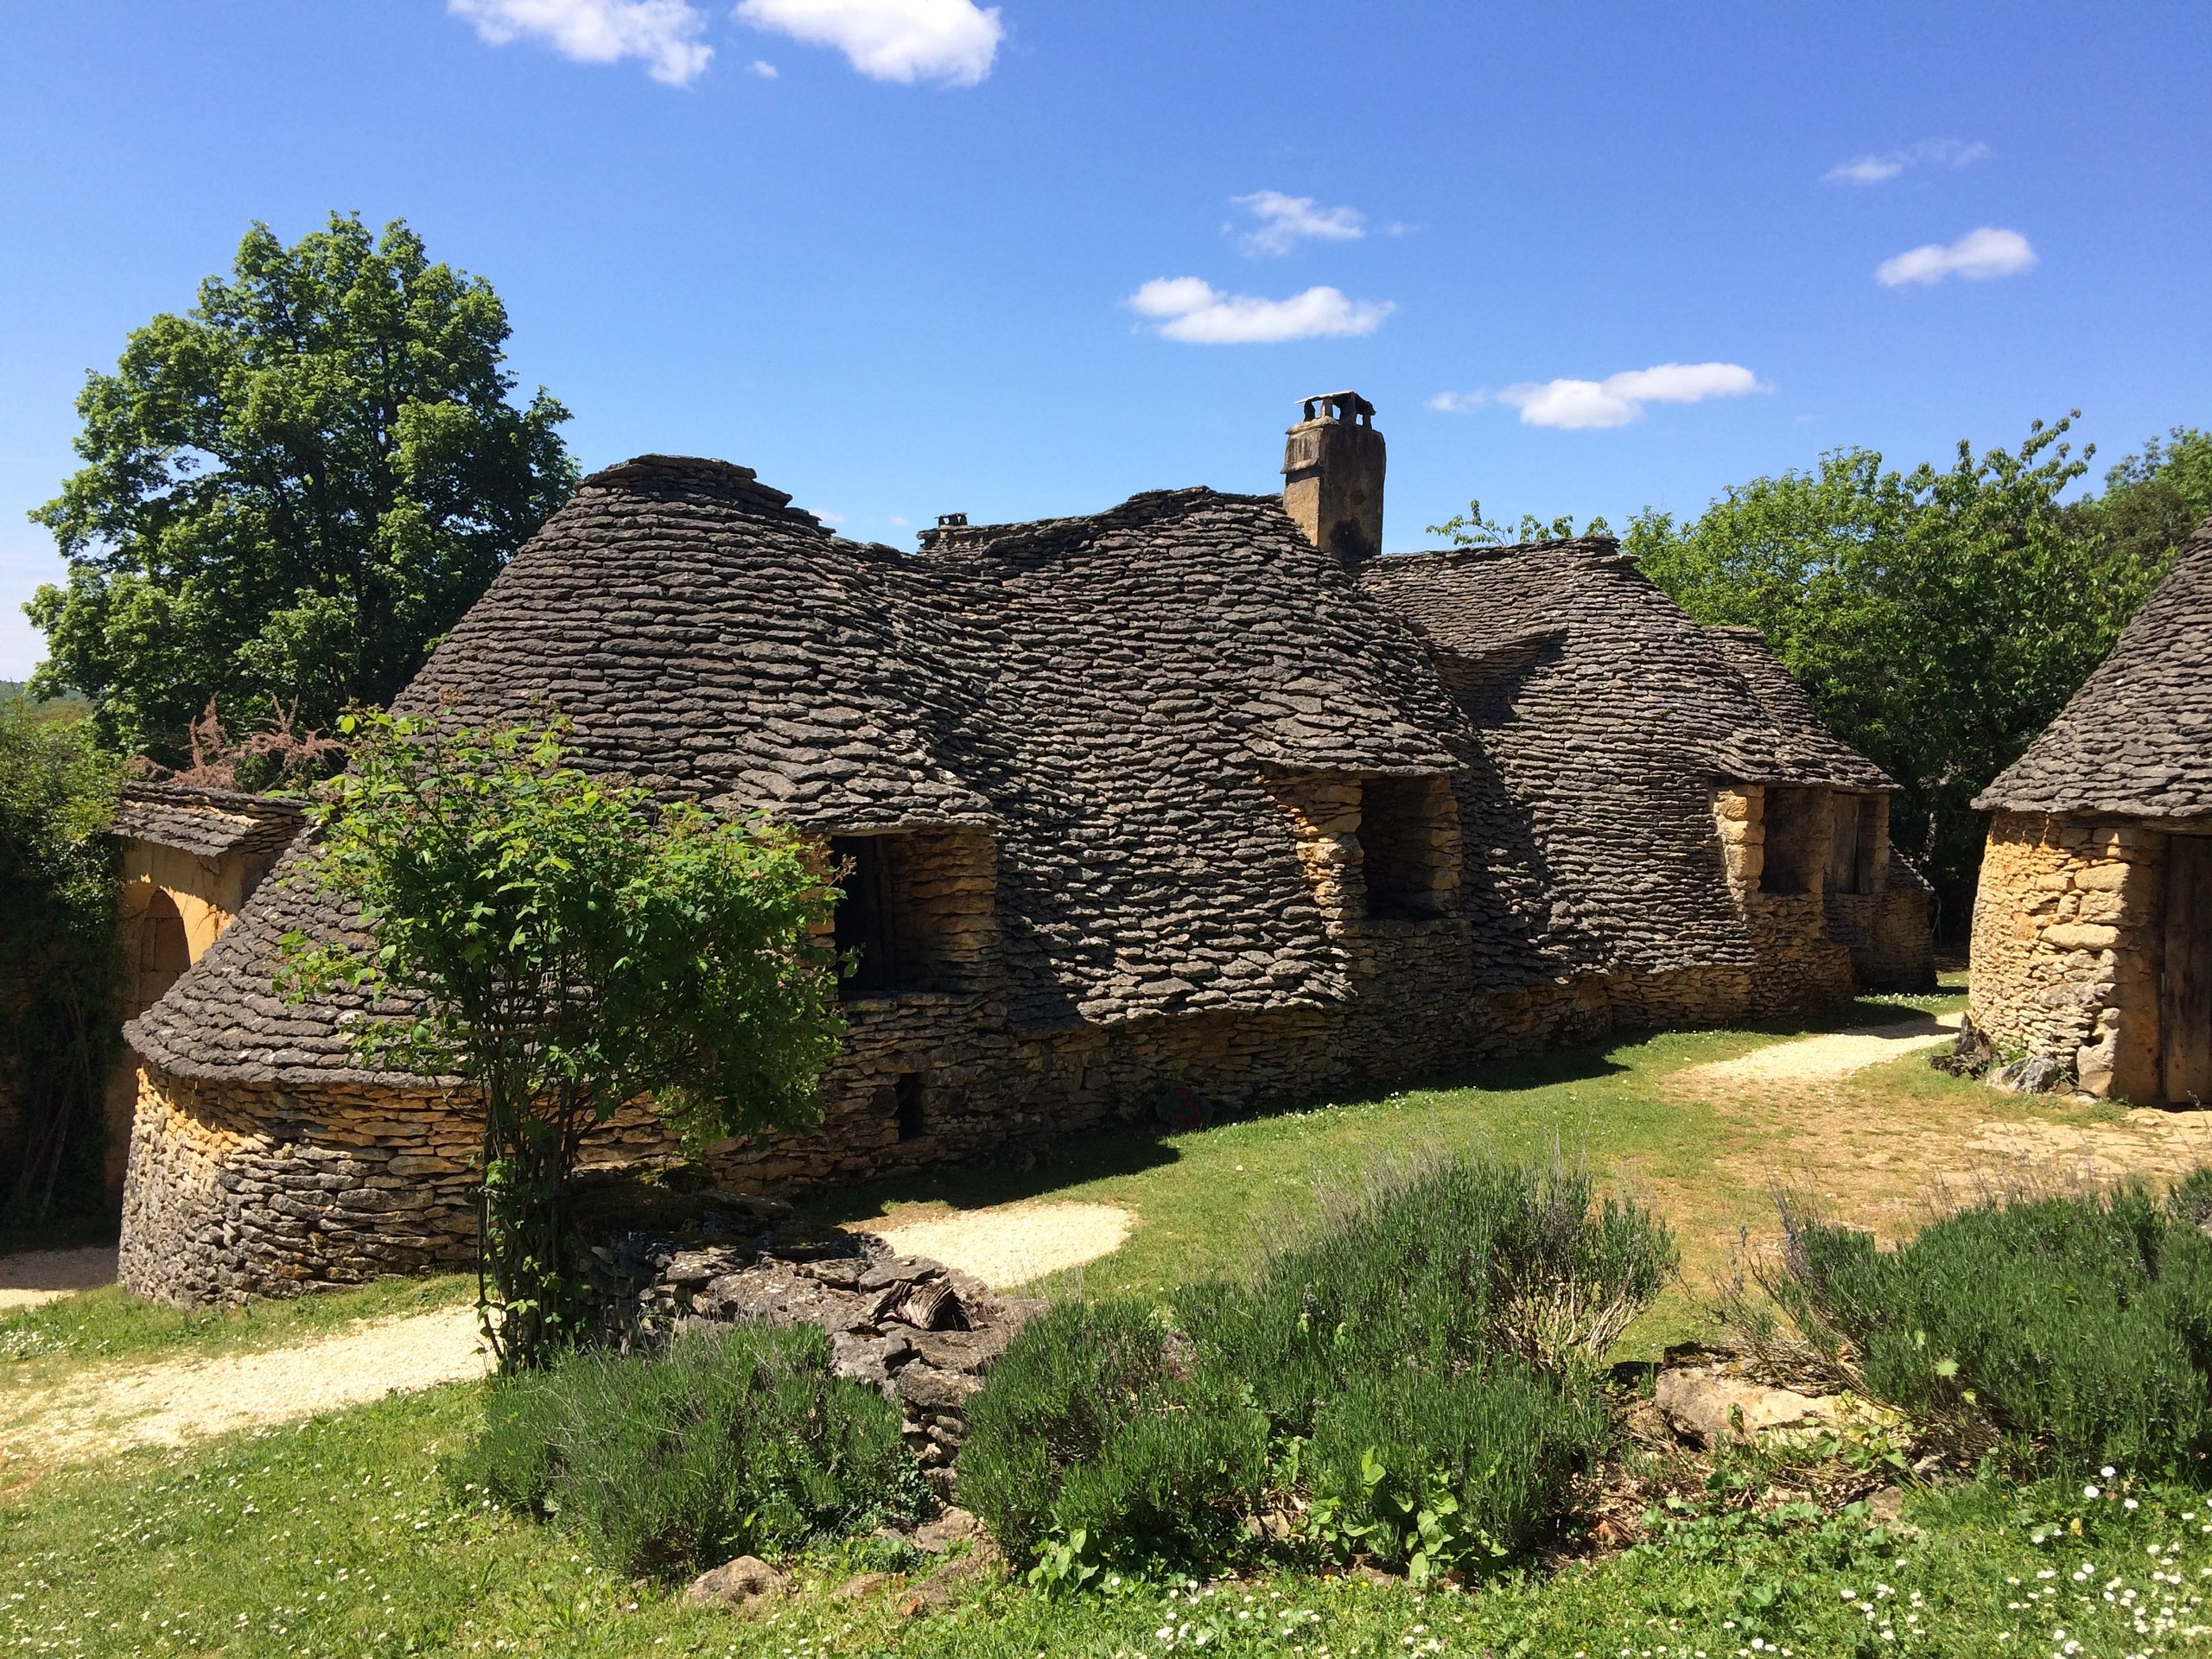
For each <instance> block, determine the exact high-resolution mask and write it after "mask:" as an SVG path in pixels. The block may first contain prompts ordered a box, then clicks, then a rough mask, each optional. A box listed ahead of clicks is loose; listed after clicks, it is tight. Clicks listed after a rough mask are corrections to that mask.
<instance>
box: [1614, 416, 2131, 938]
mask: <svg viewBox="0 0 2212 1659" xmlns="http://www.w3.org/2000/svg"><path fill="white" fill-rule="evenodd" d="M2074 419H2075V416H2069V417H2068V418H2067V419H2065V420H2062V421H2060V422H2057V423H2056V424H2054V425H2050V426H2045V425H2044V423H2042V422H2040V421H2038V422H2037V423H2034V424H2033V425H2032V426H2031V428H2030V430H2029V435H2028V437H2027V439H2026V441H2025V442H2023V443H2022V444H2021V445H2020V447H2019V448H2018V450H2017V451H2010V450H2006V449H2003V448H1995V449H1991V450H1989V451H1988V452H1987V453H1986V454H1982V455H1980V456H1979V457H1977V456H1976V455H1975V454H1974V452H1973V450H1972V448H1971V447H1970V446H1968V445H1967V444H1966V443H1964V442H1961V444H1960V445H1959V450H1958V456H1957V459H1956V461H1955V462H1954V464H1953V465H1952V466H1951V467H1949V468H1948V469H1947V470H1942V471H1938V470H1937V469H1936V468H1935V467H1931V466H1928V465H1924V464H1923V465H1922V466H1920V467H1915V468H1914V469H1913V470H1912V471H1910V472H1909V473H1900V472H1898V471H1897V470H1896V469H1894V468H1889V467H1885V466H1884V465H1883V461H1882V457H1881V456H1880V455H1879V454H1876V453H1874V452H1873V451H1872V450H1866V449H1843V450H1837V451H1834V452H1833V453H1831V454H1826V455H1823V456H1822V457H1821V461H1820V465H1819V467H1818V468H1817V470H1815V471H1814V472H1811V473H1798V472H1789V473H1784V474H1782V475H1781V476H1780V477H1778V478H1761V479H1758V480H1753V481H1752V482H1751V483H1749V484H1745V485H1743V486H1738V487H1735V488H1732V489H1730V490H1729V491H1728V492H1727V493H1726V495H1724V496H1723V497H1722V498H1721V499H1719V500H1717V501H1715V502H1713V504H1712V505H1711V506H1709V507H1708V508H1707V510H1706V511H1705V512H1704V513H1703V514H1701V515H1700V516H1699V517H1698V518H1695V519H1693V520H1691V521H1689V522H1688V523H1686V524H1677V523H1676V522H1675V519H1674V518H1672V517H1671V516H1670V515H1669V514H1666V513H1662V512H1651V511H1648V510H1647V511H1646V512H1643V513H1642V514H1640V515H1638V517H1637V518H1636V520H1635V521H1634V522H1633V523H1632V524H1630V528H1629V531H1628V534H1627V536H1626V537H1625V538H1624V545H1625V546H1626V547H1627V549H1628V550H1630V552H1632V553H1635V554H1637V556H1639V557H1640V558H1641V560H1642V562H1643V569H1644V570H1645V572H1646V573H1647V574H1648V575H1650V577H1651V578H1652V580H1653V581H1655V582H1657V583H1658V584H1659V585H1660V586H1661V587H1662V588H1665V589H1666V590H1667V591H1668V592H1669V594H1672V595H1673V596H1674V597H1675V600H1676V601H1679V602H1680V603H1681V606H1682V607H1683V608H1684V609H1685V610H1687V611H1688V613H1690V614H1691V615H1692V616H1694V617H1695V618H1697V619H1698V620H1700V621H1701V622H1729V623H1739V624H1749V625H1751V626H1754V627H1758V628H1760V629H1762V630H1764V632H1765V634H1766V637H1767V639H1768V642H1769V643H1770V645H1772V646H1773V647H1774V649H1775V652H1776V653H1777V655H1778V656H1779V657H1780V658H1782V660H1783V663H1784V664H1787V665H1788V666H1789V670H1790V671H1791V672H1793V673H1794V674H1796V676H1797V677H1798V678H1799V679H1801V680H1802V681H1803V682H1804V683H1805V685H1806V688H1807V689H1808V691H1809V692H1810V693H1811V695H1812V697H1813V701H1814V703H1815V707H1817V708H1818V709H1819V710H1820V714H1821V718H1822V720H1824V721H1826V722H1827V726H1828V728H1829V729H1831V730H1832V731H1834V733H1835V734H1836V735H1837V736H1838V737H1840V738H1841V739H1842V740H1843V741H1845V742H1847V743H1848V744H1850V745H1852V747H1854V748H1856V749H1858V750H1859V751H1860V752H1861V753H1864V754H1866V756H1867V757H1868V758H1869V759H1871V760H1873V761H1874V762H1875V763H1876V764H1877V765H1878V766H1881V767H1882V768H1883V769H1884V770H1885V771H1886V772H1889V773H1890V775H1891V777H1893V778H1895V779H1897V782H1898V783H1899V784H1900V785H1902V786H1903V790H1904V794H1903V798H1902V799H1901V800H1900V801H1899V802H1898V804H1897V809H1896V811H1895V813H1894V815H1893V817H1892V820H1891V823H1892V831H1893V836H1894V838H1895V841H1896V844H1897V848H1898V849H1899V850H1901V851H1902V852H1904V853H1905V854H1906V855H1908V856H1910V857H1911V858H1912V859H1914V860H1915V861H1916V862H1918V863H1919V864H1920V865H1921V866H1922V868H1923V870H1924V871H1925V872H1926V873H1927V874H1928V876H1929V880H1931V881H1932V882H1933V883H1934V885H1935V887H1936V892H1937V893H1938V895H1939V896H1940V898H1941V899H1942V906H1943V916H1944V926H1945V931H1947V932H1951V933H1955V932H1956V931H1957V930H1958V929H1960V928H1961V927H1962V926H1963V925H1964V924H1965V921H1966V918H1967V915H1968V914H1969V913H1970V910H1971V906H1972V903H1973V897H1974V879H1975V876H1976V874H1977V872H1978V871H1979V869H1980V857H1981V839H1982V834H1983V823H1982V819H1981V817H1980V814H1978V813H1976V812H1974V810H1972V808H1971V806H1970V804H1969V803H1971V802H1972V800H1973V799H1974V796H1975V795H1976V794H1978V793H1979V792H1980V791H1981V790H1982V789H1984V788H1985V787H1986V786H1987V785H1988V784H1989V782H1990V780H1991V779H1993V778H1994V777H1995V776H1996V775H1997V773H1998V772H2000V771H2002V770H2003V769H2004V767H2005V766H2007V765H2009V764H2010V763H2011V762H2012V760H2015V759H2016V758H2017V757H2018V755H2019V753H2020V751H2021V750H2022V749H2023V748H2024V747H2026V746H2027V744H2028V743H2029V742H2030V741H2031V740H2032V739H2033V738H2034V737H2035V735H2036V734H2037V733H2038V732H2040V731H2041V730H2042V729H2043V728H2044V727H2045V726H2046V725H2048V724H2049V723H2050V721H2051V719H2052V718H2053V717H2054V716H2055V715H2056V714H2057V713H2058V711H2059V709H2061V708H2063V706H2064V704H2065V702H2066V700H2067V698H2068V697H2069V696H2072V695H2073V693H2074V692H2075V690H2077V689H2078V688H2079V687H2080V685H2081V683H2082V681H2083V680H2084V679H2085V678H2087V677H2088V673H2089V671H2090V670H2091V669H2092V668H2094V666H2095V665H2096V664H2097V663H2098V662H2099V661H2100V660H2101V658H2103V656H2104V654H2105V652H2107V651H2108V650H2109V649H2111V646H2112V644H2113V640H2114V639H2116V638H2117V637H2118V635H2119V632H2120V628H2121V627H2122V626H2125V625H2126V621H2127V619H2128V618H2129V617H2130V616H2131V615H2133V613H2134V610H2135V607H2136V606H2137V605H2138V604H2139V603H2140V602H2141V601H2142V599H2143V597H2144V595H2145V594H2147V593H2148V592H2149V591H2150V589H2151V588H2152V586H2153V585H2154V584H2155V583H2156V582H2157V581H2158V577H2159V576H2160V575H2162V574H2164V567H2165V561H2166V557H2167V556H2168V555H2169V554H2170V553H2171V542H2166V543H2160V541H2159V539H2158V537H2156V536H2152V537H2147V538H2145V537H2134V538H2130V537H2119V536H2114V535H2112V534H2108V533H2107V522H2108V521H2107V518H2105V517H2104V516H2101V514H2100V513H2098V512H2083V511H2081V510H2078V509H2077V508H2072V507H2068V506H2064V505H2061V503H2060V501H2059V499H2058V498H2059V496H2060V494H2061V493H2062V492H2063V491H2064V490H2065V489H2066V488H2067V486H2069V485H2070V484H2071V483H2072V482H2073V481H2074V480H2075V479H2077V478H2079V477H2080V476H2081V475H2082V473H2083V472H2084V471H2085V470H2086V468H2087V463H2088V455H2089V454H2094V450H2090V451H2087V452H2085V453H2084V454H2083V455H2082V457H2080V458H2078V459H2077V458H2075V456H2074V455H2073V454H2072V453H2071V450H2070V448H2069V445H2068V444H2067V443H2066V442H2065V441H2064V439H2065V435H2066V433H2067V431H2068V430H2069V427H2070V426H2071V424H2072V422H2073V420H2074ZM2151 470H2152V472H2153V473H2159V472H2163V470H2164V468H2163V467H2158V466H2152V468H2151Z"/></svg>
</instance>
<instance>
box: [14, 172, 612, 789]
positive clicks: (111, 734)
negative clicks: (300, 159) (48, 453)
mask: <svg viewBox="0 0 2212 1659" xmlns="http://www.w3.org/2000/svg"><path fill="white" fill-rule="evenodd" d="M507 335H508V326H507V315H506V311H505V308H504V307H503V306H502V305H501V304H500V302H499V296H497V295H496V294H494V293H493V291H492V289H491V286H490V284H488V283H485V282H484V281H482V280H481V279H480V278H475V277H469V276H467V275H466V274H464V273H462V272H460V271H456V270H454V269H453V268H452V267H450V266H448V265H444V264H432V263H430V260H429V255H428V254H427V253H426V252H425V251H424V248H423V242H422V239H421V238H419V237H417V236H416V234H415V232H412V231H410V229H409V228H408V227H407V226H406V225H405V223H404V221H399V220H394V221H393V222H392V223H391V224H390V225H387V226H385V229H384V231H383V232H382V234H381V235H380V236H372V234H371V232H369V231H368V229H367V228H366V227H365V226H363V225H362V223H361V221H360V219H359V217H358V216H354V217H343V216H340V215H338V214H335V213H334V214H332V215H331V217H330V220H329V223H328V224H327V226H325V227H324V228H323V229H321V230H320V231H316V232H311V233H310V234H308V235H307V236H305V237H303V238H301V240H300V241H299V242H298V243H296V245H293V246H291V247H286V246H284V245H283V244H282V243H281V242H279V241H278V240H277V238H276V236H275V235H274V234H272V233H271V232H270V230H269V228H268V227H267V226H264V225H258V224H257V225H256V226H254V227H253V229H252V230H251V232H248V233H247V235H246V237H245V240H244V241H243V242H242V243H241V244H240V245H239V246H238V257H237V260H236V262H235V264H234V265H233V268H232V274H231V276H230V277H229V279H228V280H225V279H223V278H221V277H209V278H207V280H206V281H204V282H203V283H201V284H200V294H199V303H198V304H197V305H195V306H194V308H192V309H191V310H190V311H189V312H188V313H187V314H185V315H182V316H177V315H169V314H166V313H165V314H163V315H159V316H156V318H154V320H153V321H151V322H149V323H148V324H147V325H146V326H145V327H143V328H140V329H137V330H136V331H134V332H133V333H132V334H130V337H129V340H127V342H126V343H125V345H124V351H123V355H122V358H121V359H120V361H119V362H118V364H117V365H116V369H115V372H113V373H111V374H99V373H95V374H92V375H91V376H89V377H88V378H87V379H86V385H85V389H84V391H83V392H82V393H81V394H79V397H78V399H77V412H78V415H79V417H80V419H81V421H82V423H83V425H82V429H81V431H80V432H79V435H78V437H77V440H76V449H77V453H78V454H79V456H81V457H82V458H83V460H84V461H85V463H86V464H85V466H84V467H83V468H82V469H81V470H79V472H77V473H75V474H73V475H72V476H71V477H70V478H69V479H68V480H67V481H66V482H65V483H64V484H63V486H62V489H61V493H60V495H59V496H57V497H56V498H55V499H54V500H52V501H49V502H48V503H47V504H46V505H44V506H42V507H41V508H39V509H38V510H37V511H36V512H34V513H33V514H32V515H31V516H32V518H34V519H35V521H37V522H38V523H41V524H44V525H46V526H47V527H48V529H49V530H51V531H53V533H54V539H55V541H56V542H57V543H59V545H60V551H61V553H62V554H63V556H65V557H67V559H68V561H69V565H70V569H69V576H68V581H67V585H66V586H60V587H57V586H53V585H48V586H46V587H42V588H40V589H39V591H38V593H37V594H36V596H35V598H34V599H33V600H32V601H31V602H30V603H29V606H28V607H26V609H27V611H28V612H29V615H30V617H31V620H33V621H34V622H35V624H36V625H37V626H39V627H41V629H43V630H44V631H45V632H46V634H47V643H48V652H49V655H48V661H47V662H46V663H45V664H42V665H41V667H40V669H39V670H38V671H37V674H36V677H35V679H34V682H33V686H34V689H35V690H36V691H38V692H39V693H41V695H52V694H54V693H57V692H60V691H63V690H71V689H73V690H79V691H82V692H83V693H85V694H86V696H90V697H91V698H92V700H93V702H95V703H96V704H97V706H98V714H97V716H96V718H97V721H98V722H99V729H100V732H101V734H102V736H103V737H104V738H105V739H106V740H107V741H109V742H111V743H112V744H115V745H118V746H119V747H122V748H124V749H125V750H135V751H140V752H144V753H150V754H152V755H154V756H155V757H156V759H158V760H164V761H174V760H177V759H179V758H180V757H181V753H182V752H183V750H184V747H185V734H186V728H187V726H188V722H190V721H192V720H194V718H195V717H199V716H201V715H204V714H205V713H207V712H208V711H209V704H210V701H211V699H212V700H213V703H214V705H215V708H216V709H217V710H219V713H220V715H221V717H222V718H223V719H224V720H225V721H227V722H228V723H229V724H230V725H231V727H232V729H237V730H243V729H246V728H250V727H252V726H254V725H257V724H258V723H262V722H264V721H269V720H271V719H272V718H274V719H277V720H280V721H289V720H292V719H296V720H297V721H300V722H302V723H304V724H306V725H308V726H312V727H322V728H327V726H328V724H329V723H330V721H333V720H334V718H335V717H336V715H338V713H339V711H340V709H344V708H346V706H348V705H349V704H350V703H353V702H363V703H371V704H381V703H384V702H388V701H389V700H390V699H391V696H392V694H393V693H394V692H396V691H397V690H398V689H399V688H400V687H401V686H402V685H403V684H404V683H406V681H407V679H408V677H410V675H412V674H413V673H414V671H415V670H416V668H417V667H419V666H420V665H421V664H422V661H423V657H424V655H425V654H426V653H427V652H428V650H429V646H430V645H431V644H432V643H433V642H435V639H437V638H438V637H439V636H440V635H441V634H442V633H443V632H445V631H446V630H447V629H448V628H450V627H451V626H453V624H454V621H455V620H458V619H459V617H460V616H461V613H462V612H463V611H465V610H466V609H467V607H469V605H470V604H471V603H473V602H474V601H475V599H476V598H477V596H478V595H479V594H481V593H482V592H483V591H484V588H485V587H486V585H487V584H488V583H489V582H491V580H492V578H493V575H495V574H497V572H498V571H499V567H500V566H501V564H503V563H505V561H506V560H507V559H508V558H509V557H510V556H512V554H513V552H514V550H516V548H517V547H518V546H519V545H520V544H521V543H522V542H523V540H524V538H525V537H528V536H529V535H530V533H531V531H533V530H535V529H536V528H537V524H539V522H540V521H541V520H542V519H543V518H544V517H545V515H546V514H547V513H548V512H550V511H552V509H553V508H555V507H556V506H558V505H560V504H561V503H562V502H563V500H565V499H567V497H568V495H569V492H570V491H571V490H572V489H573V488H574V486H575V465H574V463H573V462H572V461H570V459H569V455H568V453H567V451H566V449H565V448H564V447H563V444H562V442H561V439H560V436H559V435H558V433H557V432H556V427H557V426H558V425H559V424H560V423H562V422H563V421H564V420H566V419H567V418H568V411H567V410H564V409H563V408H562V406H561V405H560V404H558V403H556V401H555V400H554V399H553V398H551V397H549V396H548V395H547V394H546V393H545V391H543V389H542V388H541V389H540V390H539V391H537V394H536V396H534V397H532V398H531V400H530V402H529V403H528V404H527V405H525V406H524V407H521V408H518V407H516V406H515V405H514V404H512V403H511V402H509V401H508V395H509V394H510V393H511V392H512V391H513V390H514V385H515V383H514V379H513V378H512V376H511V375H510V374H508V373H507V372H506V371H505V367H504V362H505V342H506V340H507ZM286 711H289V715H288V714H287V712H286Z"/></svg>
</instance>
